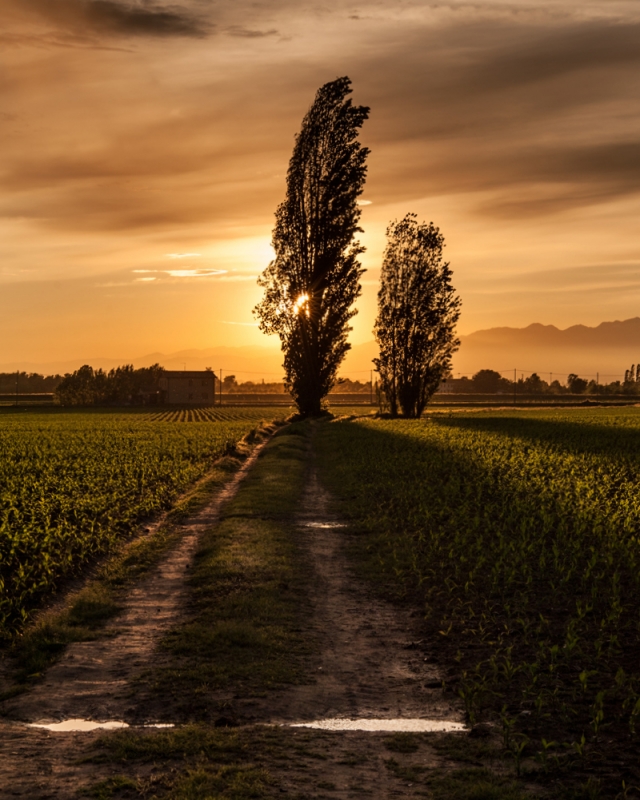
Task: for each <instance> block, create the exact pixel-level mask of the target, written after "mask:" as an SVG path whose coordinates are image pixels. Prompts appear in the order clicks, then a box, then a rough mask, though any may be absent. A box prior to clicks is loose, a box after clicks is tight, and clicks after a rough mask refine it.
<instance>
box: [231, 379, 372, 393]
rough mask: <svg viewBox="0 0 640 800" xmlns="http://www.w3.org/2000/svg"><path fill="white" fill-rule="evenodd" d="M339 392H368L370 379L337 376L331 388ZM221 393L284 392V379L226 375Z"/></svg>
mask: <svg viewBox="0 0 640 800" xmlns="http://www.w3.org/2000/svg"><path fill="white" fill-rule="evenodd" d="M331 391H332V392H335V393H340V394H368V393H369V392H371V381H367V382H366V383H363V382H362V381H352V380H350V379H349V378H338V379H337V380H336V382H335V384H334V386H333V388H332V390H331ZM222 392H223V394H286V393H287V392H288V389H287V387H286V385H285V381H284V380H281V381H274V382H271V383H265V381H264V380H263V381H261V382H257V381H256V382H254V381H243V382H242V383H238V380H237V379H236V376H235V375H226V376H225V377H224V378H223V380H222Z"/></svg>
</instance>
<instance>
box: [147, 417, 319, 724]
mask: <svg viewBox="0 0 640 800" xmlns="http://www.w3.org/2000/svg"><path fill="white" fill-rule="evenodd" d="M308 449H309V426H308V425H306V424H304V423H294V424H292V425H290V426H288V427H287V428H285V429H283V430H281V431H280V432H278V433H277V434H276V435H275V436H274V437H273V439H272V440H271V441H270V442H269V443H268V444H267V445H266V447H265V448H264V450H263V451H262V452H261V453H260V456H259V458H258V460H257V462H256V464H254V466H253V467H252V469H251V471H250V472H249V474H248V475H247V477H246V478H245V480H244V481H243V484H242V486H241V487H240V489H239V491H238V493H237V495H236V497H235V498H234V499H233V500H232V501H231V502H230V503H229V504H228V505H227V506H225V508H224V511H223V513H222V517H221V520H220V522H219V523H218V524H217V525H216V526H215V527H214V528H213V529H212V530H211V531H209V532H208V533H206V534H205V536H204V538H203V540H202V544H201V548H200V550H199V552H198V553H197V554H196V557H195V562H194V566H193V570H192V573H191V577H190V580H189V587H190V606H189V609H188V618H187V620H186V621H183V622H182V623H181V624H180V625H179V626H177V627H175V628H174V629H173V630H171V631H170V632H169V633H168V634H167V636H166V637H165V638H164V640H163V641H162V643H161V649H162V650H163V651H164V655H163V656H161V657H160V659H159V662H160V663H159V665H158V666H156V667H155V668H154V669H152V670H151V671H150V672H149V673H148V674H146V675H145V676H143V678H142V681H143V683H146V685H147V690H148V691H150V692H151V694H152V695H155V696H156V697H159V698H162V706H163V714H165V715H166V716H167V718H168V719H169V718H170V719H171V721H175V720H176V718H178V719H183V720H212V719H215V718H217V716H218V715H220V714H221V713H223V714H225V715H227V716H229V715H231V718H232V719H231V721H233V715H234V714H235V711H234V708H233V703H232V702H231V701H230V700H229V698H230V697H231V696H233V695H235V696H236V697H241V696H242V697H244V696H251V695H254V694H258V695H259V694H261V693H264V692H266V691H268V690H269V689H271V688H274V687H278V686H282V685H284V684H287V683H294V682H298V681H300V680H302V679H303V676H304V661H305V656H306V655H307V654H308V653H309V651H310V647H311V645H310V643H309V642H308V641H307V640H306V639H305V637H304V636H303V635H302V634H301V629H302V625H303V622H302V618H303V616H304V615H305V613H306V610H307V604H308V600H307V599H306V590H305V582H306V571H305V567H304V566H303V565H302V563H301V560H300V558H299V555H298V549H297V545H296V531H295V524H294V516H295V511H296V509H297V507H298V503H299V499H300V496H301V493H302V490H303V486H304V480H305V475H306V463H307V454H308Z"/></svg>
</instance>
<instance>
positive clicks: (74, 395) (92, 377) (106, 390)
mask: <svg viewBox="0 0 640 800" xmlns="http://www.w3.org/2000/svg"><path fill="white" fill-rule="evenodd" d="M163 372H164V368H163V367H161V366H160V365H159V364H153V366H151V367H141V368H140V369H134V368H133V365H132V364H125V365H124V366H122V367H116V368H115V369H111V370H109V372H105V371H104V370H101V369H96V370H94V369H93V367H90V366H89V365H88V364H85V365H84V366H83V367H80V369H78V370H76V371H75V372H73V373H71V374H68V375H65V376H64V378H63V379H62V381H61V382H60V383H59V384H58V386H57V388H56V391H55V394H56V398H57V400H58V402H59V403H60V404H61V405H64V406H101V405H116V406H117V405H146V404H149V403H157V402H158V401H159V395H160V386H159V384H160V378H161V377H162V373H163Z"/></svg>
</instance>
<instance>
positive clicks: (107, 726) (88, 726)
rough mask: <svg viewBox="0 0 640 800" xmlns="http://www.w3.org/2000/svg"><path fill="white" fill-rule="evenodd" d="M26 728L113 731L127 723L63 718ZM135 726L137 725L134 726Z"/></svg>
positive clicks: (57, 730) (146, 726) (168, 725)
mask: <svg viewBox="0 0 640 800" xmlns="http://www.w3.org/2000/svg"><path fill="white" fill-rule="evenodd" d="M27 727H28V728H42V729H43V730H46V731H54V732H55V733H69V732H74V731H81V732H86V731H95V730H98V729H100V730H105V731H115V730H121V729H122V728H128V727H129V725H128V724H127V723H126V722H121V721H120V720H109V721H108V722H96V721H95V720H92V719H65V720H63V721H62V722H46V723H45V722H30V723H28V725H27ZM136 727H137V726H136ZM139 727H141V728H173V727H174V725H173V724H164V723H157V724H150V725H140V726H139Z"/></svg>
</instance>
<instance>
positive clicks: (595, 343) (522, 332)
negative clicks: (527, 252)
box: [0, 317, 640, 382]
mask: <svg viewBox="0 0 640 800" xmlns="http://www.w3.org/2000/svg"><path fill="white" fill-rule="evenodd" d="M460 342H461V347H460V351H459V352H458V353H456V355H455V356H454V372H455V373H456V374H457V373H460V374H463V375H464V374H468V375H472V374H473V373H474V372H477V371H478V370H480V369H496V370H498V371H504V372H505V374H507V375H508V377H511V376H512V375H513V369H514V367H516V368H517V370H518V375H519V374H520V373H524V374H525V375H528V374H530V373H531V372H538V373H539V374H540V375H541V376H542V377H543V378H545V379H546V380H548V379H549V373H553V377H554V378H559V379H560V380H562V381H564V380H565V379H566V377H567V375H568V374H569V373H570V372H576V373H578V374H581V375H583V376H585V377H590V376H593V377H595V375H596V373H600V378H601V380H603V381H606V382H609V381H612V380H615V379H616V378H622V376H623V374H624V371H625V369H628V368H629V366H630V365H631V364H632V363H638V362H639V361H640V317H634V318H633V319H627V320H624V321H622V322H621V321H615V322H603V323H601V324H600V325H597V326H596V327H593V328H590V327H588V326H587V325H573V326H572V327H570V328H566V329H564V330H562V329H560V328H556V327H555V325H540V324H539V323H534V324H532V325H528V326H527V327H526V328H489V329H487V330H481V331H475V333H471V334H468V335H467V336H461V337H460ZM377 352H378V349H377V345H376V343H375V342H373V341H370V342H364V343H363V344H357V345H354V346H353V348H352V349H351V351H350V352H349V353H348V355H347V357H346V359H345V363H344V365H343V368H342V369H341V370H340V372H341V374H342V375H343V376H345V377H348V378H351V379H352V380H361V381H363V382H365V381H368V380H369V372H370V370H371V368H372V367H373V365H372V363H371V360H372V359H373V358H375V356H376V355H377ZM125 363H133V365H134V366H135V367H147V366H150V365H151V364H154V363H159V364H162V365H163V366H164V367H166V368H167V369H184V368H186V369H204V368H205V367H211V368H212V369H214V370H215V371H216V373H218V371H219V370H220V369H222V370H223V376H224V375H228V374H230V373H232V372H233V373H235V374H236V375H237V377H238V379H239V380H242V381H247V380H253V381H256V382H258V381H261V380H262V379H263V378H264V380H265V381H267V382H268V381H276V380H279V379H280V378H282V374H283V372H282V366H281V365H282V355H281V353H280V351H279V350H278V349H277V348H276V347H212V348H208V349H204V350H196V349H193V350H180V351H178V352H176V353H148V354H147V355H144V356H140V357H138V358H134V359H127V358H115V359H114V358H99V357H94V358H91V357H87V358H85V359H74V360H68V361H55V362H48V363H44V362H31V363H20V364H17V363H13V364H12V363H5V364H0V371H2V372H10V371H15V370H16V369H20V370H23V371H27V372H40V373H43V374H53V373H56V372H58V373H65V372H72V371H73V370H75V369H78V367H80V366H82V364H91V365H92V366H93V367H102V369H111V368H112V367H116V366H118V365H119V364H125Z"/></svg>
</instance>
